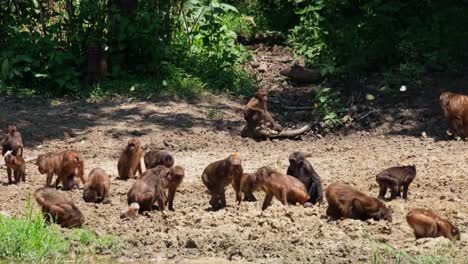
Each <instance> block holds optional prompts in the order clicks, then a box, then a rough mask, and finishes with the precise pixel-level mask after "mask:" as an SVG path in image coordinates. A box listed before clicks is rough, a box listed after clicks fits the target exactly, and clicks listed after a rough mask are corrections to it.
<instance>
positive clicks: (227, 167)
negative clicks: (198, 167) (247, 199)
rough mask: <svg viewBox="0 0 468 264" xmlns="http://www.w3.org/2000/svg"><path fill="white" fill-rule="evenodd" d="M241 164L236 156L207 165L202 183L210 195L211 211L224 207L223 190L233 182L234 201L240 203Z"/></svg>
mask: <svg viewBox="0 0 468 264" xmlns="http://www.w3.org/2000/svg"><path fill="white" fill-rule="evenodd" d="M242 174H243V169H242V162H241V159H240V157H239V155H237V154H232V155H230V156H229V157H227V158H226V159H223V160H218V161H215V162H213V163H211V164H209V165H208V166H207V167H206V168H205V170H204V171H203V174H202V181H203V184H205V186H206V188H207V189H208V192H209V193H210V195H211V199H210V205H211V206H212V209H213V210H219V209H222V208H224V207H226V196H225V188H226V186H228V185H229V184H231V182H233V187H234V191H235V192H236V201H237V203H238V204H240V203H241V176H242Z"/></svg>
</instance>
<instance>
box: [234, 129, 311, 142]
mask: <svg viewBox="0 0 468 264" xmlns="http://www.w3.org/2000/svg"><path fill="white" fill-rule="evenodd" d="M311 129H312V126H311V125H306V126H303V127H301V128H298V129H292V130H282V131H280V132H277V131H274V130H269V129H262V128H252V127H249V126H247V125H246V126H244V128H243V129H242V132H241V136H242V137H249V138H253V139H255V140H265V139H267V138H269V139H275V138H278V139H279V138H295V137H297V136H300V135H302V134H304V133H306V132H308V131H309V130H311Z"/></svg>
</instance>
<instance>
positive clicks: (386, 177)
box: [376, 165, 416, 199]
mask: <svg viewBox="0 0 468 264" xmlns="http://www.w3.org/2000/svg"><path fill="white" fill-rule="evenodd" d="M414 177H416V167H415V166H414V165H412V166H401V167H391V168H388V169H386V170H383V171H382V172H380V173H379V174H377V176H376V180H377V183H378V184H379V188H380V191H379V198H380V199H384V198H385V194H386V193H387V189H390V191H391V197H390V199H395V198H396V197H401V195H400V194H401V188H403V199H407V198H408V188H409V185H410V184H411V182H412V181H413V179H414Z"/></svg>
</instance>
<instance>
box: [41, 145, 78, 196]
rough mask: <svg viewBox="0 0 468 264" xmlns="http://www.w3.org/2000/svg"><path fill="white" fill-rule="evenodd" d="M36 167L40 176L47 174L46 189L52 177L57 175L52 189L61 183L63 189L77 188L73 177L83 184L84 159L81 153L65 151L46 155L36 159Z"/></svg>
mask: <svg viewBox="0 0 468 264" xmlns="http://www.w3.org/2000/svg"><path fill="white" fill-rule="evenodd" d="M36 165H37V167H38V170H39V172H40V173H41V174H47V181H46V187H49V186H50V184H51V181H52V176H53V175H54V174H57V180H56V181H55V184H54V187H55V188H57V186H58V184H59V183H60V182H62V185H63V187H64V189H71V188H74V187H77V186H78V183H77V182H76V181H75V179H74V177H79V178H80V179H81V181H82V182H83V184H84V183H85V182H86V181H85V179H84V159H83V156H82V155H81V153H79V152H78V151H76V150H65V151H62V152H58V153H48V154H45V155H40V156H39V157H37V161H36Z"/></svg>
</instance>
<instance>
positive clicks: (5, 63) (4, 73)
mask: <svg viewBox="0 0 468 264" xmlns="http://www.w3.org/2000/svg"><path fill="white" fill-rule="evenodd" d="M9 73H10V64H9V63H8V59H5V60H3V63H2V77H3V79H4V80H6V79H7V78H8V76H9Z"/></svg>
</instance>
